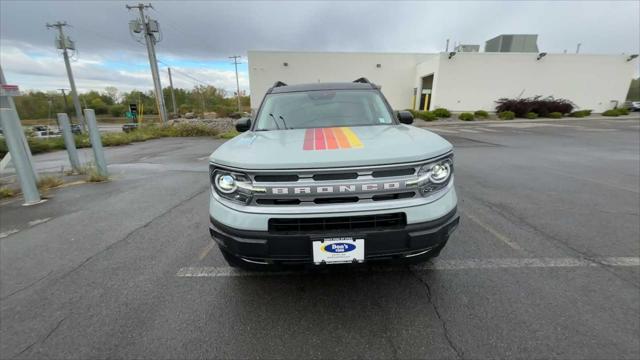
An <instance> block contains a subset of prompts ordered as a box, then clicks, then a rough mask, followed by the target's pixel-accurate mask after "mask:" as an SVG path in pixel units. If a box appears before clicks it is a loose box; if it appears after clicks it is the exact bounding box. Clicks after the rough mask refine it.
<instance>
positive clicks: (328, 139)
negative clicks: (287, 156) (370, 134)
mask: <svg viewBox="0 0 640 360" xmlns="http://www.w3.org/2000/svg"><path fill="white" fill-rule="evenodd" d="M363 147H364V145H362V142H361V141H360V138H358V135H356V133H354V132H353V130H351V128H348V127H338V128H322V129H307V131H306V132H305V133H304V144H303V145H302V149H303V150H338V149H351V148H355V149H359V148H363Z"/></svg>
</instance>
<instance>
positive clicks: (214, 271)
mask: <svg viewBox="0 0 640 360" xmlns="http://www.w3.org/2000/svg"><path fill="white" fill-rule="evenodd" d="M602 266H613V267H636V266H640V257H601V258H594V259H580V258H499V259H451V260H444V259H443V260H436V261H435V262H427V263H424V264H422V265H416V266H412V267H411V268H412V269H413V270H417V271H427V270H434V271H452V270H482V269H487V270H491V269H519V268H578V267H602ZM354 270H355V271H365V272H366V271H370V272H397V271H407V268H406V267H402V266H379V267H374V266H372V267H367V268H355V269H354ZM295 274H298V275H302V274H304V272H303V271H279V272H270V271H263V272H254V271H243V270H239V269H237V268H232V267H229V266H220V267H216V266H202V267H184V268H181V269H180V270H179V271H178V272H177V273H176V276H177V277H251V276H256V277H257V276H282V275H295Z"/></svg>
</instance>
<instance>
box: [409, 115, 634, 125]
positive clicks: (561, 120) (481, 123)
mask: <svg viewBox="0 0 640 360" xmlns="http://www.w3.org/2000/svg"><path fill="white" fill-rule="evenodd" d="M417 120H419V121H420V123H419V124H415V126H417V127H431V126H455V125H476V124H477V125H483V124H520V123H548V122H565V121H585V120H640V115H625V116H587V117H583V118H571V117H566V118H561V119H550V118H542V119H520V120H478V121H476V120H474V121H462V120H453V121H424V120H421V119H417Z"/></svg>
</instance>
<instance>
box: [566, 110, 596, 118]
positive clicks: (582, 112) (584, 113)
mask: <svg viewBox="0 0 640 360" xmlns="http://www.w3.org/2000/svg"><path fill="white" fill-rule="evenodd" d="M589 115H591V110H578V111H574V112H572V113H571V114H569V116H571V117H576V118H581V117H585V116H589Z"/></svg>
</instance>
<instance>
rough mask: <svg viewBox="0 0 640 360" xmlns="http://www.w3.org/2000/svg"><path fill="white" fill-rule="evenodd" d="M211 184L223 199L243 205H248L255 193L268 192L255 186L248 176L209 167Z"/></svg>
mask: <svg viewBox="0 0 640 360" xmlns="http://www.w3.org/2000/svg"><path fill="white" fill-rule="evenodd" d="M209 173H210V174H211V183H212V185H213V189H214V190H215V192H216V193H217V194H218V195H219V196H220V197H222V198H225V199H227V200H231V201H234V202H237V203H241V204H245V205H246V204H248V203H249V202H250V201H251V198H252V197H253V194H254V193H263V192H266V189H264V188H259V187H255V186H253V183H252V182H251V179H250V178H249V176H247V175H246V174H243V173H240V172H235V171H229V170H225V169H221V168H216V167H215V166H214V165H212V164H211V165H209Z"/></svg>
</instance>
